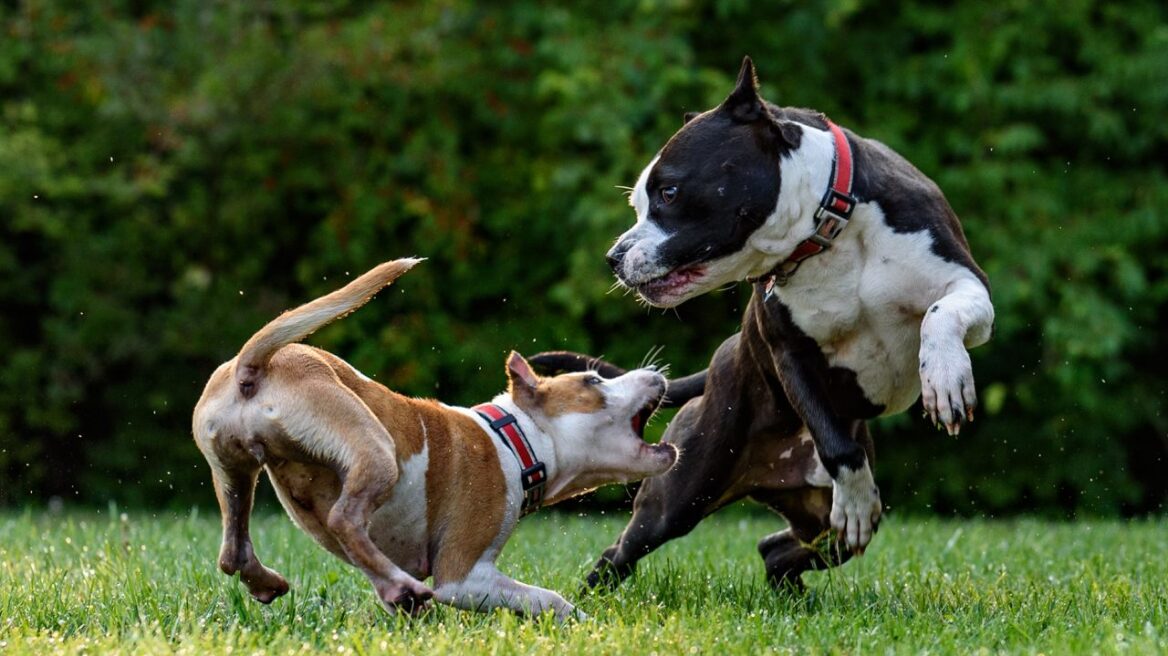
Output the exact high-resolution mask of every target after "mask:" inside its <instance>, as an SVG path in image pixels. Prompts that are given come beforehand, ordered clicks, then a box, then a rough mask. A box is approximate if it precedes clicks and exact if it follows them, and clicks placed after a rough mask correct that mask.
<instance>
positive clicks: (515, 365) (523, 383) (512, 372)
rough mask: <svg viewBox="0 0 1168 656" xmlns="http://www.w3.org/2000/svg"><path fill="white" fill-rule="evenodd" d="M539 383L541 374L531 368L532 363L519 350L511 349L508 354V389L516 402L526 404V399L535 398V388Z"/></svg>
mask: <svg viewBox="0 0 1168 656" xmlns="http://www.w3.org/2000/svg"><path fill="white" fill-rule="evenodd" d="M538 385H539V376H536V375H535V372H534V371H532V370H531V365H529V364H527V360H524V359H523V356H522V355H519V353H518V352H517V351H511V355H509V356H507V391H508V392H510V393H511V398H512V400H514V401H515V402H516V403H520V404H522V405H526V403H525V402H526V401H532V400H534V399H535V388H536V386H538Z"/></svg>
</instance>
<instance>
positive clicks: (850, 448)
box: [775, 349, 883, 553]
mask: <svg viewBox="0 0 1168 656" xmlns="http://www.w3.org/2000/svg"><path fill="white" fill-rule="evenodd" d="M775 355H776V359H775V364H776V366H777V368H778V371H779V378H780V380H781V382H782V385H783V391H784V392H785V393H786V394H787V398H788V399H789V400H790V401H791V405H792V407H794V408H795V412H796V413H798V415H799V417H800V418H801V419H802V420H803V423H804V424H806V426H807V430H808V431H809V432H810V433H811V439H812V440H814V442H815V450H816V452H817V453H818V455H819V459H820V461H821V462H822V463H823V466H824V469H826V470H827V474H828V475H829V476H831V480H832V497H831V514H830V517H829V520H830V522H831V527H832V528H833V529H835V530H836V531H838V532H839V534H840V537H841V538H842V539H843V540H844V542H845V543H846V544H847V546H848V548H849V549H851V550H852V551H853V552H855V553H863V552H864V549H865V547H867V546H868V543H869V542H870V541H871V540H872V534H873V533H874V532H875V531H876V528H877V526H878V525H879V523H880V514H881V512H882V511H883V506H881V504H880V490H879V489H878V488H877V487H876V481H875V480H874V479H873V478H872V468H871V466H870V464H869V462H868V454H867V453H866V452H865V451H864V447H863V446H862V445H861V444H860V442H859V441H858V440H857V436H858V435H860V434H861V433H862V432H863V430H864V425H863V422H862V421H860V420H847V419H844V418H842V417H840V416H839V415H837V414H836V413H835V412H834V411H833V410H832V408H831V406H830V404H829V403H828V398H829V396H828V394H829V393H828V391H827V389H826V387H825V386H824V384H823V380H822V377H820V376H818V375H817V372H816V371H814V370H813V369H812V366H811V364H810V363H811V362H812V361H813V360H814V358H812V357H810V356H809V354H807V353H800V352H797V351H793V350H789V349H785V350H782V351H779V352H777V353H776V354H775Z"/></svg>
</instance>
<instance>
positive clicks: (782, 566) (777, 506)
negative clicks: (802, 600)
mask: <svg viewBox="0 0 1168 656" xmlns="http://www.w3.org/2000/svg"><path fill="white" fill-rule="evenodd" d="M756 498H758V499H759V500H760V501H763V502H764V503H766V504H767V505H768V506H770V507H771V508H772V509H774V510H776V511H778V512H779V513H780V514H782V515H783V517H784V518H785V519H786V520H787V523H788V524H789V526H788V528H786V529H784V530H782V531H779V532H778V533H773V534H771V535H768V536H766V537H765V538H763V539H762V540H760V541H759V543H758V553H759V555H760V556H762V559H763V562H764V563H765V566H766V578H767V582H768V583H770V584H771V585H772V586H774V588H775V589H776V590H789V591H797V592H801V591H802V590H803V577H802V574H803V572H806V571H808V570H820V569H828V568H830V567H835V566H837V565H842V564H843V563H845V562H847V560H848V559H849V558H851V556H852V552H851V550H849V549H846V548H844V545H843V544H842V543H841V542H839V541H838V540H835V539H833V536H832V535H831V533H830V532H829V529H830V528H831V522H830V520H829V519H828V515H829V513H830V512H831V490H830V489H827V488H818V487H807V488H804V489H802V490H792V491H785V492H782V493H780V494H776V495H773V496H770V497H761V496H756Z"/></svg>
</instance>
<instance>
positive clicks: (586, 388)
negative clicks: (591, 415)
mask: <svg viewBox="0 0 1168 656" xmlns="http://www.w3.org/2000/svg"><path fill="white" fill-rule="evenodd" d="M587 376H588V375H587V374H586V375H584V376H580V375H571V376H558V377H556V378H541V379H539V384H538V385H537V386H536V388H535V391H536V398H537V399H538V402H539V405H540V406H541V407H542V408H543V410H544V412H545V413H547V415H548V416H549V417H558V416H560V415H566V414H569V413H573V412H584V413H588V412H597V411H599V410H601V409H603V408H604V395H602V394H601V393H600V391H599V390H597V389H596V387H595V386H592V385H588V384H587V383H586V382H584V381H585V380H586V379H587Z"/></svg>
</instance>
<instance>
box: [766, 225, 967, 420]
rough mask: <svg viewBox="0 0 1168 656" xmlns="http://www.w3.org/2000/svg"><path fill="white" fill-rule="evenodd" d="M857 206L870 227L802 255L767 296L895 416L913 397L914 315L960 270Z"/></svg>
mask: <svg viewBox="0 0 1168 656" xmlns="http://www.w3.org/2000/svg"><path fill="white" fill-rule="evenodd" d="M865 211H868V212H871V213H872V214H871V215H870V218H871V219H873V220H872V221H870V223H871V224H876V227H875V228H869V229H867V230H866V231H865V233H864V234H863V235H857V234H853V235H848V238H841V239H840V240H838V241H837V243H836V244H835V245H834V246H833V248H832V249H831V250H829V251H827V252H825V253H823V254H821V255H818V256H816V257H813V258H811V259H809V260H807V261H805V262H804V263H803V265H802V266H801V267H800V269H799V270H798V272H797V273H796V274H795V275H794V276H793V277H792V278H791V280H790V281H789V282H788V283H787V284H786V285H785V286H783V287H777V288H776V289H775V296H776V297H777V298H776V299H772V300H771V301H770V302H775V300H777V301H779V302H781V303H783V304H784V305H785V306H786V307H787V309H788V310H789V312H790V316H791V319H792V321H793V322H794V324H795V326H796V327H797V328H798V329H799V330H800V331H802V332H803V333H804V334H806V335H807V336H809V337H810V338H812V339H813V340H815V342H816V343H817V344H818V345H819V348H820V350H821V351H822V352H823V355H824V357H825V358H826V359H827V363H828V364H829V365H831V366H833V367H840V368H844V369H848V370H850V371H853V372H855V374H856V382H857V384H858V385H859V386H860V388H861V391H862V392H863V393H864V395H865V397H867V399H868V400H869V401H871V402H872V403H873V404H876V405H879V406H882V413H883V414H895V413H898V412H901V411H903V410H904V409H906V408H908V407H909V406H910V405H912V403H913V402H914V401H916V399H917V397H918V396H919V395H920V377H919V375H918V372H917V368H918V351H919V349H920V327H921V319H922V318H923V316H924V313H925V311H926V310H927V309H928V307H929V305H931V304H932V303H933V302H934V301H936V300H937V299H938V298H940V297H941V296H943V295H944V293H945V288H946V286H947V285H948V284H949V282H950V281H951V280H953V279H954V277H955V276H957V275H959V274H960V272H959V271H957V270H955V267H956V266H957V265H954V264H953V263H950V262H946V261H944V260H942V259H940V258H939V257H937V256H936V255H935V254H933V253H932V252H931V250H930V246H931V243H932V242H931V238H930V237H929V235H928V233H927V232H924V231H922V232H914V233H895V232H893V231H892V230H891V229H890V228H888V227H887V226H885V225H884V223H883V221H882V217H880V216H879V209H878V208H874V207H868V208H865ZM845 234H846V233H845ZM861 237H862V239H861Z"/></svg>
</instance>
